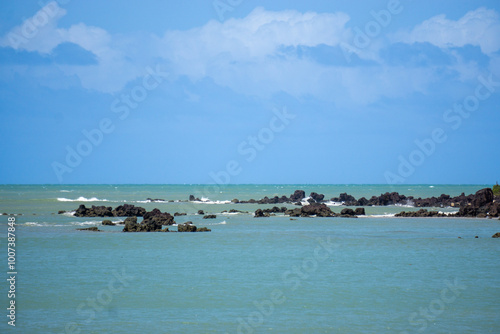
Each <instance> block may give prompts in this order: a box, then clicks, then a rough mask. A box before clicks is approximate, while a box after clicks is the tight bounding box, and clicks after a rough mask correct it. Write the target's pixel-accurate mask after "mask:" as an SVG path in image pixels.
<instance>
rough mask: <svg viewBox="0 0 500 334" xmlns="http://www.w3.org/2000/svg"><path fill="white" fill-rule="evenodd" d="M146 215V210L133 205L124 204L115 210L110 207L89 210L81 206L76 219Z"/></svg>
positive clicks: (93, 207)
mask: <svg viewBox="0 0 500 334" xmlns="http://www.w3.org/2000/svg"><path fill="white" fill-rule="evenodd" d="M145 214H146V209H144V208H141V207H138V206H135V205H132V204H123V205H119V206H117V207H116V208H115V209H113V208H112V207H110V206H108V207H106V206H95V205H92V207H90V208H87V207H85V205H83V204H81V205H80V206H79V207H78V209H76V211H75V217H132V216H136V217H142V216H144V215H145Z"/></svg>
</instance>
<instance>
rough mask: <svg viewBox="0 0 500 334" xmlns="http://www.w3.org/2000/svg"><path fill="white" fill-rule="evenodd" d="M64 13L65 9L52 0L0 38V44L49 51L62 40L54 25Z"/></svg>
mask: <svg viewBox="0 0 500 334" xmlns="http://www.w3.org/2000/svg"><path fill="white" fill-rule="evenodd" d="M64 15H66V10H64V9H63V8H61V7H59V5H58V4H57V2H55V1H52V2H50V3H48V4H47V5H45V6H44V7H42V8H41V9H40V10H39V11H38V12H36V13H35V15H33V16H32V17H30V18H27V19H26V20H24V21H23V23H22V24H20V25H19V26H16V27H14V28H13V29H12V30H11V31H10V32H8V33H7V34H6V35H5V36H3V37H2V38H0V46H2V47H11V48H13V49H15V50H26V51H37V52H40V53H50V51H51V50H52V49H53V48H55V47H56V46H57V45H59V44H60V43H61V42H62V41H63V38H62V36H61V35H60V33H59V31H58V30H57V29H56V26H57V21H58V20H59V19H60V18H61V17H63V16H64Z"/></svg>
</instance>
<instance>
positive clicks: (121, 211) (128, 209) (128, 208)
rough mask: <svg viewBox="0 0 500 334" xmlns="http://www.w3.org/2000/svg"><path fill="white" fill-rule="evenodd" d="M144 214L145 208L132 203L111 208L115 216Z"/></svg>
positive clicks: (139, 215) (138, 215)
mask: <svg viewBox="0 0 500 334" xmlns="http://www.w3.org/2000/svg"><path fill="white" fill-rule="evenodd" d="M145 214H146V209H144V208H141V207H139V206H135V205H132V204H123V205H119V206H117V207H116V208H115V209H114V210H113V215H114V216H115V217H134V216H135V217H143V216H144V215H145Z"/></svg>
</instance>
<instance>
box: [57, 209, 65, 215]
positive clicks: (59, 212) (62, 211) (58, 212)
mask: <svg viewBox="0 0 500 334" xmlns="http://www.w3.org/2000/svg"><path fill="white" fill-rule="evenodd" d="M63 213H66V211H64V210H59V211H57V214H58V215H62V214H63Z"/></svg>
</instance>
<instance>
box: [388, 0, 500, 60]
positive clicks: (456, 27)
mask: <svg viewBox="0 0 500 334" xmlns="http://www.w3.org/2000/svg"><path fill="white" fill-rule="evenodd" d="M395 39H396V40H397V41H401V42H406V43H410V44H411V43H416V42H428V43H431V44H433V45H436V46H438V47H440V48H453V47H463V46H465V45H473V46H478V47H480V48H481V51H482V52H483V53H484V54H487V55H489V54H492V53H494V52H496V51H498V50H499V49H500V20H499V15H498V13H497V12H496V11H494V10H490V9H486V8H483V7H482V8H478V9H476V10H473V11H470V12H468V13H467V14H465V15H464V16H463V17H462V18H460V19H459V20H457V21H453V20H449V19H447V18H446V16H445V15H438V16H435V17H433V18H430V19H429V20H426V21H424V22H422V23H421V24H419V25H417V26H416V27H415V28H413V29H412V30H411V31H409V32H402V33H400V34H398V35H397V36H396V37H395Z"/></svg>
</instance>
